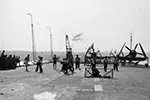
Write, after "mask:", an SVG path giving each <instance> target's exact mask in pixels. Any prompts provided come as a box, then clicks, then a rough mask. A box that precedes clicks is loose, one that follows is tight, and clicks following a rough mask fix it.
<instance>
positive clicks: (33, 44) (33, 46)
mask: <svg viewBox="0 0 150 100" xmlns="http://www.w3.org/2000/svg"><path fill="white" fill-rule="evenodd" d="M27 15H29V16H30V17H31V33H32V53H33V61H35V60H36V48H35V39H34V30H33V17H32V15H31V13H27Z"/></svg>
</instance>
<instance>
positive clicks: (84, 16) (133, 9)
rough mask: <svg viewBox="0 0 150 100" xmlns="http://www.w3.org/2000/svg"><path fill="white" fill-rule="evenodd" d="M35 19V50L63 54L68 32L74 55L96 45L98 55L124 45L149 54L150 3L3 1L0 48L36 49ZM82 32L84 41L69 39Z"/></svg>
mask: <svg viewBox="0 0 150 100" xmlns="http://www.w3.org/2000/svg"><path fill="white" fill-rule="evenodd" d="M27 13H31V14H32V16H33V24H34V35H35V44H36V51H50V32H49V30H48V28H47V27H51V31H52V42H53V50H54V51H65V34H68V35H69V39H70V43H71V47H72V49H73V51H78V52H81V51H82V52H84V51H86V49H87V48H88V47H89V46H90V45H91V44H92V43H94V44H95V49H100V51H110V50H111V49H116V50H117V51H119V50H120V48H121V46H122V45H123V43H124V42H126V43H127V45H128V46H129V42H130V41H129V40H130V33H132V34H133V47H134V45H135V44H136V43H139V42H140V43H141V44H142V45H143V47H144V49H145V50H146V51H150V39H149V38H150V0H0V48H1V49H5V50H24V51H32V40H31V39H32V37H31V17H30V16H29V15H27ZM78 33H83V35H82V40H81V41H71V39H72V38H73V36H75V35H76V34H78Z"/></svg>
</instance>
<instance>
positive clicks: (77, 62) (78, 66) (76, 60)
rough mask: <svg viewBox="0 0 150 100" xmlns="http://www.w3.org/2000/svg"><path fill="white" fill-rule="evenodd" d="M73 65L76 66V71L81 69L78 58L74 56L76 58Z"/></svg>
mask: <svg viewBox="0 0 150 100" xmlns="http://www.w3.org/2000/svg"><path fill="white" fill-rule="evenodd" d="M75 65H76V69H79V70H81V68H80V58H79V56H78V55H76V58H75Z"/></svg>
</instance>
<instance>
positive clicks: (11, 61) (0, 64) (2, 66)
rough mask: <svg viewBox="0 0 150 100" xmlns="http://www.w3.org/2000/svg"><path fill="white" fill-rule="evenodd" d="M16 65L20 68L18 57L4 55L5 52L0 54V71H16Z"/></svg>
mask: <svg viewBox="0 0 150 100" xmlns="http://www.w3.org/2000/svg"><path fill="white" fill-rule="evenodd" d="M17 63H19V66H20V57H19V56H15V55H7V54H5V50H3V51H2V53H0V70H9V69H16V68H17Z"/></svg>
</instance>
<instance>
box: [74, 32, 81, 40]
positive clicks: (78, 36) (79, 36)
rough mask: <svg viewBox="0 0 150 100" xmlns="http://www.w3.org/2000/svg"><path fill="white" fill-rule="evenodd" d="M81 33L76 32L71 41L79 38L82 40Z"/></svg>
mask: <svg viewBox="0 0 150 100" xmlns="http://www.w3.org/2000/svg"><path fill="white" fill-rule="evenodd" d="M82 35H83V33H79V34H76V35H75V36H74V37H73V39H72V41H79V40H82V38H81V37H82Z"/></svg>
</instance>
